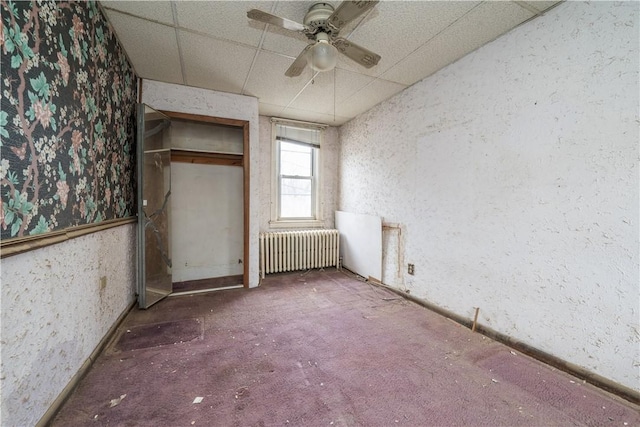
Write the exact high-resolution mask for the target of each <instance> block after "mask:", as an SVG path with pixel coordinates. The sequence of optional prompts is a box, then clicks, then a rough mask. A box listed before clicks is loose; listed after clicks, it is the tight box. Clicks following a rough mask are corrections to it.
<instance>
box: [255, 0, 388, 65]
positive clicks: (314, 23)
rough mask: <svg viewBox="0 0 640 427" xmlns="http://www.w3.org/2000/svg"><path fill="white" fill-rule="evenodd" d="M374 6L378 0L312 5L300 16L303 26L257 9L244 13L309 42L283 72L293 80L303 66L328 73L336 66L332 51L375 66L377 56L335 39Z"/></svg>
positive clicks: (355, 45) (342, 40)
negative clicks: (342, 30) (303, 37)
mask: <svg viewBox="0 0 640 427" xmlns="http://www.w3.org/2000/svg"><path fill="white" fill-rule="evenodd" d="M376 3H378V0H373V1H343V2H342V3H340V6H338V8H337V9H334V8H333V6H332V5H330V4H329V3H315V4H313V5H312V6H311V7H310V8H309V11H308V12H307V13H306V15H305V16H304V20H303V22H304V24H299V23H297V22H295V21H292V20H290V19H287V18H282V17H280V16H276V15H272V14H270V13H267V12H263V11H261V10H258V9H251V10H250V11H248V12H247V17H249V18H251V19H254V20H256V21H260V22H265V23H267V24H271V25H276V26H278V27H281V28H284V29H286V30H290V31H296V32H300V33H302V34H304V35H305V36H306V37H307V38H308V39H309V40H311V41H313V43H311V44H309V45H307V47H305V48H304V49H303V51H302V52H301V53H300V55H298V57H297V58H296V60H295V61H293V64H291V66H290V67H289V69H288V70H287V71H286V72H285V73H284V74H285V75H286V76H287V77H296V76H299V75H300V74H302V70H304V67H305V66H306V65H307V64H308V65H309V66H310V67H311V68H312V69H314V70H316V71H329V70H332V69H333V68H334V67H335V66H336V61H337V55H336V52H340V53H342V54H344V55H346V56H347V57H349V58H351V59H352V60H354V61H355V62H357V63H358V64H360V65H362V66H364V67H367V68H371V67H373V66H375V65H377V64H378V61H380V55H378V54H376V53H373V52H371V51H370V50H368V49H365V48H364V47H362V46H358V45H357V44H355V43H353V42H351V41H349V40H347V39H345V38H342V37H338V34H339V33H340V30H341V29H342V28H343V27H344V25H345V24H347V23H349V22H351V21H352V20H354V19H355V18H357V17H358V16H360V15H362V14H363V13H365V12H366V11H368V10H370V9H371V8H372V7H374V6H375V5H376Z"/></svg>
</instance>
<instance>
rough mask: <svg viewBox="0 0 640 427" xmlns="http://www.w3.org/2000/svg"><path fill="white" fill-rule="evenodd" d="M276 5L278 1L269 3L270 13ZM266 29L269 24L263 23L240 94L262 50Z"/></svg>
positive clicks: (243, 91)
mask: <svg viewBox="0 0 640 427" xmlns="http://www.w3.org/2000/svg"><path fill="white" fill-rule="evenodd" d="M277 6H278V2H277V1H276V2H273V5H271V10H270V12H271V13H274V12H275V11H276V7H277ZM267 29H269V24H265V25H264V30H262V36H260V42H259V43H258V47H257V49H256V53H255V55H253V60H252V61H251V66H250V67H249V72H247V77H245V79H244V83H243V85H242V91H241V92H240V94H242V95H244V94H245V90H246V89H247V84H249V77H251V73H252V72H253V68H254V67H255V65H256V61H257V60H258V56H259V55H260V51H261V50H262V44H263V43H264V39H265V37H266V36H267Z"/></svg>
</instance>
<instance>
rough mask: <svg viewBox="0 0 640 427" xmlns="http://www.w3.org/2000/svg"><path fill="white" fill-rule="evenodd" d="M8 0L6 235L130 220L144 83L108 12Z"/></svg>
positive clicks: (2, 212) (2, 186) (2, 179)
mask: <svg viewBox="0 0 640 427" xmlns="http://www.w3.org/2000/svg"><path fill="white" fill-rule="evenodd" d="M1 3H2V19H1V23H0V26H1V28H0V49H1V58H2V64H1V65H2V68H1V75H2V93H1V94H0V96H1V99H0V101H1V105H2V108H1V110H0V141H1V146H0V154H1V156H0V193H1V201H0V203H1V208H0V229H1V232H2V235H1V237H2V239H3V240H5V239H10V238H15V237H23V236H28V235H35V234H40V233H46V232H49V231H54V230H60V229H64V228H67V227H73V226H77V225H81V224H88V223H96V222H100V221H104V220H108V219H114V218H122V217H127V216H130V215H132V214H133V213H134V212H135V175H134V165H135V163H134V160H135V102H136V93H137V91H136V84H137V81H136V76H135V74H134V71H133V68H132V67H131V65H130V64H129V62H128V61H127V58H126V57H125V55H124V52H123V50H122V48H121V47H120V45H119V43H118V41H117V40H116V38H115V36H114V34H113V32H112V31H111V29H110V27H109V24H108V23H107V21H106V20H105V18H104V17H103V15H102V12H101V11H100V10H99V9H98V6H97V4H96V3H95V2H93V1H92V2H75V1H70V2H54V1H32V2H22V1H20V2H17V1H6V0H1Z"/></svg>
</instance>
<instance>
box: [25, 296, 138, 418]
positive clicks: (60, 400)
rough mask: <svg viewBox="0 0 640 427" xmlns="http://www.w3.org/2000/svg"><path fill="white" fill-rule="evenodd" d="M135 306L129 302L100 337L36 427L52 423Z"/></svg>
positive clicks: (134, 303) (134, 302)
mask: <svg viewBox="0 0 640 427" xmlns="http://www.w3.org/2000/svg"><path fill="white" fill-rule="evenodd" d="M135 305H136V301H135V300H134V301H133V302H131V304H129V306H128V307H127V308H125V309H124V311H123V312H122V313H120V316H118V318H117V319H116V321H115V322H114V323H113V325H112V326H111V328H109V330H108V331H107V333H106V334H105V335H104V336H103V337H102V339H101V340H100V342H99V343H98V345H97V346H96V348H95V349H94V350H93V351H92V352H91V354H90V355H89V357H88V358H87V360H85V361H84V363H83V364H82V366H80V369H78V372H76V374H75V375H74V376H73V377H72V378H71V380H69V382H68V383H67V385H66V386H65V388H63V389H62V391H61V392H60V394H58V397H57V398H56V399H55V400H54V401H53V403H52V404H51V406H49V409H47V412H45V413H44V415H43V416H42V417H41V418H40V420H39V421H38V422H37V423H36V427H45V426H48V425H49V424H50V423H51V422H52V421H53V419H54V418H55V416H56V415H57V414H58V412H59V411H60V409H61V408H62V405H64V404H65V402H66V401H67V399H69V397H70V396H71V393H73V391H74V390H75V389H76V387H77V386H78V383H80V380H82V378H84V376H85V375H87V372H89V369H90V368H91V366H92V365H93V364H94V362H95V361H96V359H97V358H98V356H99V355H100V353H102V350H104V349H105V347H106V346H107V344H109V343H110V342H111V340H112V339H113V338H114V336H115V334H116V331H117V330H118V328H119V327H120V325H121V324H122V322H123V321H124V319H125V317H127V315H128V314H129V312H131V310H132V309H133V308H134V307H135Z"/></svg>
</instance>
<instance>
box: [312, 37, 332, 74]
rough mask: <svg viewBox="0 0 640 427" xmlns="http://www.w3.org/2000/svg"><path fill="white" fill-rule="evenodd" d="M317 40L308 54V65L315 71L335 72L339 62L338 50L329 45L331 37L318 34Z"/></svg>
mask: <svg viewBox="0 0 640 427" xmlns="http://www.w3.org/2000/svg"><path fill="white" fill-rule="evenodd" d="M323 36H324V37H323ZM317 40H318V41H317V42H316V44H315V45H313V47H312V48H311V49H309V51H308V52H307V64H309V67H311V68H312V69H314V70H315V71H330V70H333V69H334V68H335V66H336V62H337V61H338V49H336V48H335V47H334V46H333V45H332V44H331V43H329V37H328V36H327V35H326V34H324V33H320V34H318V37H317Z"/></svg>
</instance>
